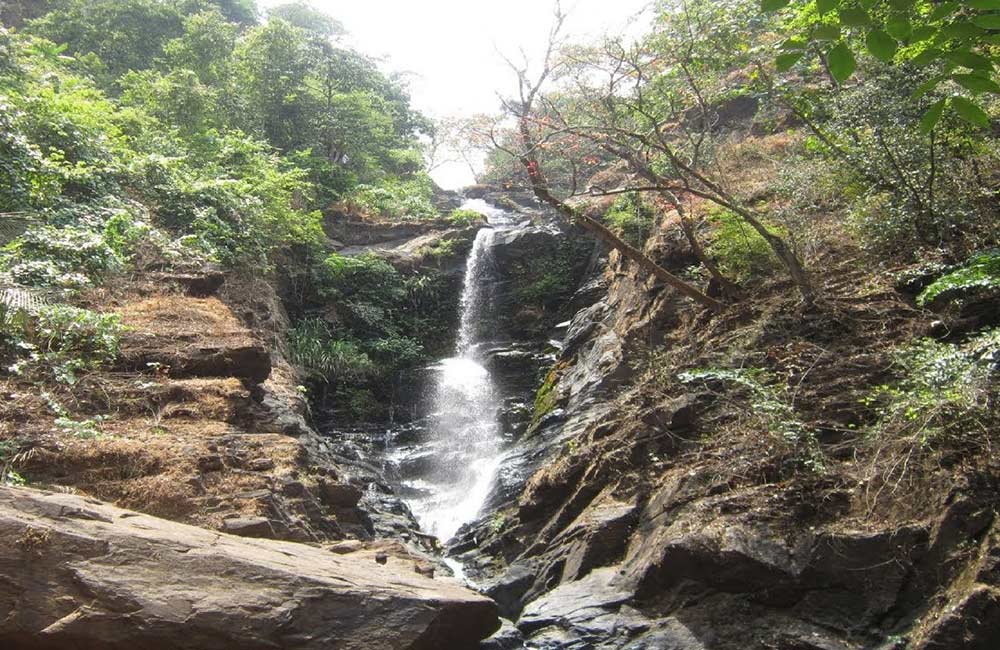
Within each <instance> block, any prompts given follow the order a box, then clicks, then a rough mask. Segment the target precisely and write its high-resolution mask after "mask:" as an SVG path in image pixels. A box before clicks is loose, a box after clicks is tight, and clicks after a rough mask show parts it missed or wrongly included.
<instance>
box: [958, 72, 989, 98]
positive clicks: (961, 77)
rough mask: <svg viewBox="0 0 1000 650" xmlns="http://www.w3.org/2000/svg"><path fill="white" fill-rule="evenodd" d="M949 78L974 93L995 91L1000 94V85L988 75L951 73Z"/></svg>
mask: <svg viewBox="0 0 1000 650" xmlns="http://www.w3.org/2000/svg"><path fill="white" fill-rule="evenodd" d="M951 80H952V81H954V82H955V83H957V84H958V85H959V86H961V87H962V88H965V89H966V90H971V91H972V92H974V93H997V94H1000V85H997V83H996V82H995V81H993V80H992V79H990V78H989V77H984V76H982V75H977V74H953V75H952V76H951Z"/></svg>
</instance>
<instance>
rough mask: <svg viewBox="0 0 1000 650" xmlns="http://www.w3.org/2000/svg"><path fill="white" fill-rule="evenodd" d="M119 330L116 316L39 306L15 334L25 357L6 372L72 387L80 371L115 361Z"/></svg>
mask: <svg viewBox="0 0 1000 650" xmlns="http://www.w3.org/2000/svg"><path fill="white" fill-rule="evenodd" d="M123 331H124V327H123V326H122V324H121V319H120V317H119V316H118V315H117V314H100V313H97V312H93V311H90V310H87V309H79V308H76V307H69V306H65V305H54V306H46V307H42V308H41V309H39V310H38V313H37V314H36V315H35V316H34V317H33V318H27V319H25V320H24V321H23V327H22V330H21V332H18V333H16V334H15V336H16V337H17V338H18V339H19V348H20V349H21V350H22V351H23V353H26V354H27V357H26V358H23V359H21V360H20V361H18V362H16V363H15V364H14V365H13V366H11V367H10V368H9V370H10V371H11V372H12V373H14V374H17V375H21V376H26V377H30V378H34V379H40V378H42V377H43V376H46V375H51V376H52V377H53V378H54V379H55V380H56V381H57V382H60V383H63V384H69V385H73V384H75V383H76V382H77V378H78V377H77V376H78V374H79V373H80V372H86V371H91V370H96V369H98V368H100V367H102V366H106V365H108V364H110V363H112V362H114V361H115V360H116V359H117V358H118V355H119V352H120V342H121V335H122V332H123Z"/></svg>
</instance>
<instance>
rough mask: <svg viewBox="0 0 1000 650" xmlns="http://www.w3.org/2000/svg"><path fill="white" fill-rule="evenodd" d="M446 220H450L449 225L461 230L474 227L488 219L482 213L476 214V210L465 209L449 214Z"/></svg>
mask: <svg viewBox="0 0 1000 650" xmlns="http://www.w3.org/2000/svg"><path fill="white" fill-rule="evenodd" d="M446 219H447V220H448V223H450V224H452V225H454V226H459V227H461V228H466V227H468V226H474V225H477V224H481V223H484V222H485V221H486V218H485V217H484V216H483V215H482V214H481V213H479V212H476V211H475V210H465V209H463V208H458V209H455V210H452V211H451V212H449V213H448V216H447V217H446Z"/></svg>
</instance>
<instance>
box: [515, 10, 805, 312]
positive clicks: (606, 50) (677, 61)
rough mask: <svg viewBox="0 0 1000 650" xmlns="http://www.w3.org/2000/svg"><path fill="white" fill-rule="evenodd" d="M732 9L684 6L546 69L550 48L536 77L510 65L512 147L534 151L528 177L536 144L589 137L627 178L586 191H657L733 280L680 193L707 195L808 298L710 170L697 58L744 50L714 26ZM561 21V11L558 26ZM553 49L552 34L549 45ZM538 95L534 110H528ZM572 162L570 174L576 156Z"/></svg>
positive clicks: (787, 253)
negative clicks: (544, 90) (697, 231)
mask: <svg viewBox="0 0 1000 650" xmlns="http://www.w3.org/2000/svg"><path fill="white" fill-rule="evenodd" d="M733 7H736V8H739V4H738V3H733V6H730V5H724V4H711V5H709V4H704V3H703V4H700V5H697V7H694V8H692V7H690V6H688V5H683V11H681V12H678V13H677V14H668V15H667V16H666V17H664V19H663V20H664V24H663V26H662V28H661V29H660V30H658V31H657V32H656V33H654V35H653V37H651V38H650V39H647V40H646V41H645V42H640V43H638V44H635V45H632V46H626V45H625V44H623V43H622V42H620V41H618V40H614V39H611V40H608V41H606V42H604V43H603V44H602V45H601V46H600V47H596V48H576V49H574V50H571V51H569V52H568V53H567V54H566V55H564V60H563V61H561V62H559V64H558V67H559V70H558V71H555V70H553V64H552V62H551V61H552V59H551V55H549V58H548V59H547V63H546V66H545V68H544V71H543V73H542V75H541V76H540V77H539V79H538V81H536V82H535V83H531V82H529V81H528V79H527V73H526V72H525V69H524V68H523V67H521V68H519V67H518V66H514V65H512V67H513V68H514V69H515V70H516V71H517V73H518V78H519V80H520V85H521V97H520V99H519V100H515V101H513V102H508V103H507V108H508V112H510V113H511V114H512V115H514V116H515V117H516V119H517V120H518V124H519V126H518V130H519V132H520V134H521V137H520V140H521V146H522V151H521V152H520V155H523V154H524V153H526V152H531V153H532V156H530V157H529V158H528V160H527V162H530V163H532V169H529V176H531V175H532V174H533V173H537V172H535V171H534V170H540V169H541V165H540V163H539V160H538V157H537V155H535V153H534V152H535V151H537V150H540V149H543V148H546V147H549V146H551V145H552V144H553V143H556V144H560V143H564V142H565V140H566V139H567V136H572V137H573V138H575V139H577V140H584V141H587V142H589V143H591V144H592V145H594V146H596V147H597V148H599V149H600V150H601V151H602V152H604V153H605V154H609V155H611V156H612V157H613V158H615V159H616V160H619V161H620V162H621V163H623V164H624V165H626V166H627V168H628V169H630V170H631V172H632V174H633V176H634V179H635V180H634V182H632V183H627V184H625V185H624V186H619V187H614V188H605V187H593V186H591V187H588V188H586V193H587V194H590V195H595V194H596V195H615V194H622V193H627V192H654V193H657V194H659V195H660V196H661V197H662V198H663V199H664V200H666V201H667V202H668V203H669V204H670V205H672V206H674V208H675V209H677V211H678V214H679V218H680V221H681V224H682V226H683V228H684V232H685V235H686V236H687V237H688V239H689V241H691V243H692V248H693V250H694V251H695V253H696V255H698V256H699V257H700V258H701V259H702V260H703V262H706V268H708V269H709V272H710V273H712V274H713V275H714V276H716V279H717V280H719V281H720V283H722V285H723V286H724V287H728V288H731V283H730V282H729V281H728V280H727V279H726V278H724V277H723V276H722V274H721V273H720V272H719V270H718V269H717V268H715V267H714V265H712V264H711V260H709V259H708V257H707V256H706V255H705V253H704V251H703V250H702V249H701V247H700V246H699V244H698V242H697V240H696V238H695V237H694V231H693V227H692V225H691V224H690V222H689V221H688V219H687V216H686V214H684V210H683V206H682V204H681V202H680V197H684V196H689V195H692V196H697V197H699V198H702V199H705V200H707V201H710V202H712V203H715V204H717V205H719V206H721V207H722V208H725V209H726V210H729V211H730V212H732V213H734V214H735V215H737V216H738V217H739V218H740V219H742V220H743V221H744V222H745V223H746V224H747V225H748V226H749V227H750V228H752V229H753V230H754V231H756V232H757V233H758V234H759V235H760V236H761V238H763V239H764V241H765V242H766V243H767V244H768V246H769V247H770V248H771V249H772V250H773V252H774V254H775V255H776V256H777V258H778V259H779V260H780V261H781V263H782V264H783V265H784V266H785V268H786V269H787V270H788V272H789V275H790V277H791V278H792V280H793V281H794V282H795V284H796V286H797V287H798V289H799V291H800V293H801V294H802V297H803V299H804V300H805V301H806V302H807V303H810V302H812V301H813V300H814V290H813V287H812V283H811V281H810V278H809V276H808V274H807V272H806V271H805V269H804V267H803V265H802V263H801V261H800V260H799V258H798V256H797V254H796V253H795V251H794V250H793V249H792V248H791V247H790V246H789V245H788V243H787V242H786V241H785V240H784V239H783V238H782V237H781V236H779V235H778V234H777V233H776V232H774V231H773V230H772V229H771V228H769V227H768V226H767V217H766V215H762V214H759V213H758V212H757V211H756V210H755V209H753V208H751V207H750V206H748V205H746V204H744V203H743V202H742V201H740V200H739V198H738V197H737V195H736V194H735V193H734V192H732V191H730V190H729V189H727V187H726V183H725V181H724V179H722V178H719V177H716V176H715V174H714V172H713V169H714V158H713V156H714V147H713V145H714V136H715V134H716V133H717V132H718V111H717V109H716V107H715V106H714V105H713V101H712V99H711V97H710V95H709V94H708V93H706V89H705V87H704V82H703V79H704V78H705V74H704V73H705V71H704V70H699V69H697V68H696V67H695V66H696V65H699V63H698V61H699V60H705V61H711V60H712V59H715V60H716V61H715V63H713V64H712V65H714V66H716V67H717V68H718V67H719V66H720V64H719V63H718V59H719V57H720V56H722V54H720V52H721V53H725V52H727V51H728V52H730V55H729V57H730V59H731V60H730V61H729V64H730V65H736V64H737V63H740V62H742V61H743V58H745V54H744V52H745V50H744V48H741V47H739V44H740V43H741V42H744V41H742V40H739V39H735V38H727V36H726V33H725V32H724V31H720V30H718V29H717V25H718V22H717V21H716V20H715V16H714V14H716V13H718V12H726V11H729V10H730V9H732V8H733ZM723 18H724V16H723ZM560 20H561V15H560V16H557V24H559V21H560ZM554 37H555V36H553V38H554ZM554 47H555V43H554V42H551V46H550V48H549V49H550V52H551V51H553V49H554ZM700 51H705V52H708V54H707V55H706V58H705V59H701V58H700V56H699V54H700ZM555 72H558V75H559V76H560V77H561V81H562V82H563V84H564V85H565V86H567V87H568V88H571V90H570V91H566V92H565V93H563V96H556V97H555V98H553V97H552V95H548V96H546V95H542V94H540V90H541V86H542V84H543V83H544V81H545V80H546V79H547V78H548V77H550V76H553V75H554V73H555ZM536 103H538V104H541V108H538V109H537V110H536V109H535V108H534V107H535V104H536ZM563 148H564V149H565V147H563ZM572 170H573V176H574V178H575V177H576V176H577V175H578V173H579V172H578V168H577V165H576V164H573V165H572ZM532 184H533V185H535V183H534V182H533V183H532ZM573 185H574V186H576V185H577V183H576V182H574V183H573Z"/></svg>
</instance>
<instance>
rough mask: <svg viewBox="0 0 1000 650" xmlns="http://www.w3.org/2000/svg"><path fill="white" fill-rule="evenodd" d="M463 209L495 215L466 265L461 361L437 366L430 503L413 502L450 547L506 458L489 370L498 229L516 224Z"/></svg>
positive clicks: (477, 205)
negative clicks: (487, 359)
mask: <svg viewBox="0 0 1000 650" xmlns="http://www.w3.org/2000/svg"><path fill="white" fill-rule="evenodd" d="M463 207H466V208H472V209H475V210H477V211H479V212H482V213H484V214H487V215H488V217H489V223H490V226H489V227H485V228H482V229H481V230H480V231H479V232H478V233H477V234H476V240H475V243H474V244H473V246H472V251H471V252H470V253H469V258H468V261H467V263H466V270H465V279H464V282H463V286H462V297H461V324H460V327H459V331H458V342H457V345H456V350H455V356H453V357H450V358H448V359H444V360H443V361H441V362H439V363H438V364H436V365H435V366H434V367H433V371H434V373H435V374H434V385H433V388H432V401H431V413H430V417H429V420H430V428H431V435H430V439H429V441H428V445H429V446H430V451H431V452H432V456H431V459H430V462H429V463H428V465H429V466H428V471H427V473H426V475H425V476H424V477H423V478H422V480H421V481H420V485H419V487H420V488H421V492H422V495H423V496H420V497H416V498H413V499H411V500H410V501H409V505H410V509H411V510H412V511H413V514H414V515H415V516H416V518H417V520H418V521H419V522H420V525H421V527H422V528H423V529H424V531H426V532H427V533H429V534H431V535H434V536H436V537H438V538H439V539H440V540H442V541H447V540H448V539H450V538H451V537H452V536H453V535H454V534H455V533H456V532H457V531H458V529H459V527H461V526H462V524H465V523H467V522H470V521H472V520H474V519H475V518H476V516H477V515H478V514H479V511H480V508H481V507H482V505H483V503H484V502H485V501H486V498H487V496H488V495H489V491H490V487H491V486H492V483H493V478H494V476H495V474H496V471H497V468H498V466H499V464H500V457H501V453H502V449H501V442H502V432H501V430H500V424H499V422H498V415H499V407H500V401H499V397H498V395H497V391H496V387H495V386H494V383H493V378H492V377H491V376H490V371H489V370H488V369H487V367H486V366H485V358H484V356H483V352H484V351H483V346H484V344H485V343H488V342H489V338H488V337H489V334H490V329H489V325H490V323H491V318H490V316H491V302H492V301H491V299H490V298H491V296H490V293H491V290H490V286H489V277H490V271H491V268H492V264H493V260H492V256H491V246H492V243H493V238H494V234H495V231H494V228H496V227H503V226H505V225H508V224H509V223H510V220H509V217H508V216H507V214H506V213H505V212H503V211H501V210H497V209H496V208H493V207H491V206H489V205H488V204H486V203H485V202H483V201H470V202H467V203H466V204H465V205H464V206H463Z"/></svg>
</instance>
